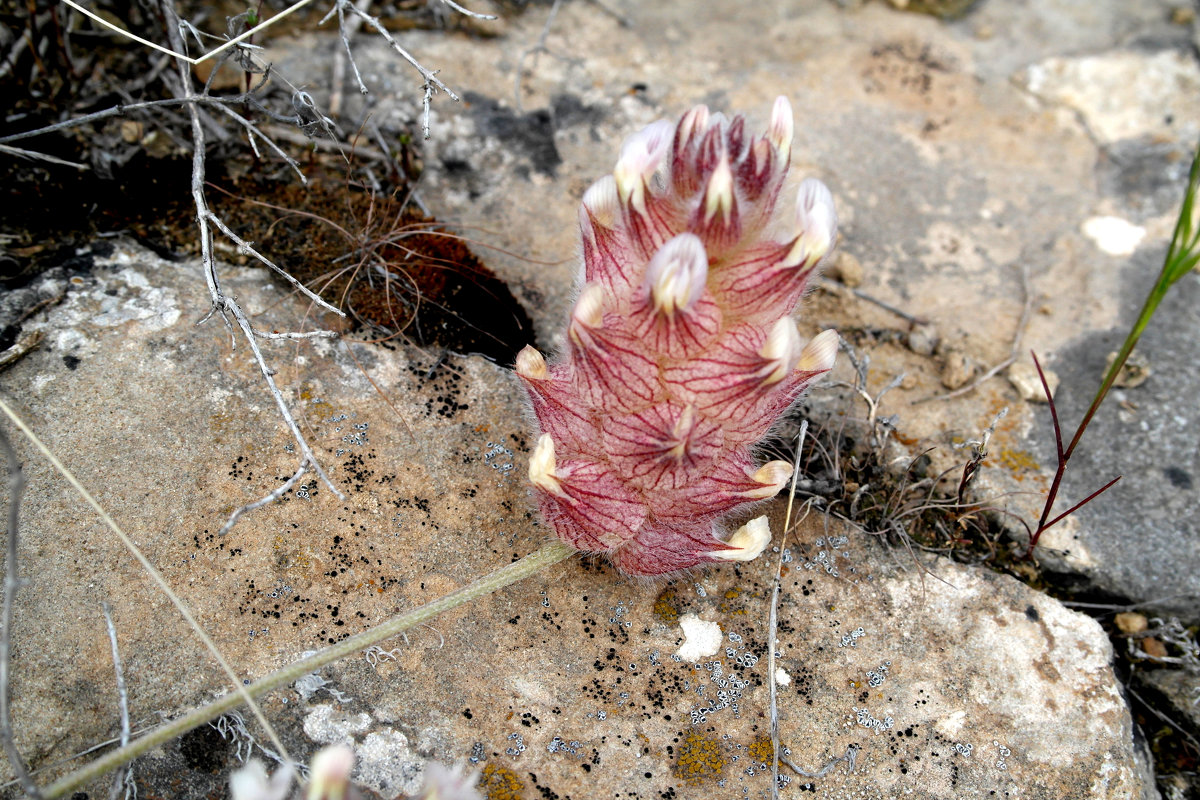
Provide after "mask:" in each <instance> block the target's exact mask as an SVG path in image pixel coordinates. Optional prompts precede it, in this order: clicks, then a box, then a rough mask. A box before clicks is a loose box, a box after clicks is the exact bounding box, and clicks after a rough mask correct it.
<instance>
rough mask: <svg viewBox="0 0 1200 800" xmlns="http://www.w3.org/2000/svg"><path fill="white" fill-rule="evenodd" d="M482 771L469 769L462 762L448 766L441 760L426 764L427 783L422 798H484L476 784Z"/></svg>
mask: <svg viewBox="0 0 1200 800" xmlns="http://www.w3.org/2000/svg"><path fill="white" fill-rule="evenodd" d="M479 777H480V773H478V772H474V771H467V770H466V769H465V768H464V767H463V765H462V764H456V765H455V766H453V767H447V766H446V765H444V764H442V763H441V762H440V761H430V762H429V763H428V764H426V765H425V785H424V787H423V788H422V790H421V795H420V800H483V795H481V794H480V793H479V789H478V788H477V787H476V784H477V783H478V782H479Z"/></svg>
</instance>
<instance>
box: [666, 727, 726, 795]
mask: <svg viewBox="0 0 1200 800" xmlns="http://www.w3.org/2000/svg"><path fill="white" fill-rule="evenodd" d="M724 769H725V755H724V754H723V753H722V752H721V743H720V742H718V741H717V740H716V739H708V738H705V737H704V736H701V735H700V734H698V733H696V732H695V731H688V732H687V734H686V735H685V736H684V738H683V742H682V743H681V744H680V745H679V756H678V757H677V758H676V759H675V766H674V767H673V768H672V772H674V773H675V777H677V778H679V779H681V780H683V781H686V782H687V783H688V784H689V785H692V786H695V785H696V784H699V783H701V782H703V781H705V780H708V779H717V778H720V777H721V772H722V771H723V770H724Z"/></svg>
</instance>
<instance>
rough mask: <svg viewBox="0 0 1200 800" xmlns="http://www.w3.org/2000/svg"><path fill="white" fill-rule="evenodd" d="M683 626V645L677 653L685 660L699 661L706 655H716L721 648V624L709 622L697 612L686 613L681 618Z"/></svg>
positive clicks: (680, 625) (680, 624)
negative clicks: (697, 614)
mask: <svg viewBox="0 0 1200 800" xmlns="http://www.w3.org/2000/svg"><path fill="white" fill-rule="evenodd" d="M679 627H681V628H683V636H684V642H683V645H682V646H681V647H680V648H679V649H678V650H677V651H675V655H677V656H679V657H680V658H682V659H683V660H684V661H699V660H700V659H702V658H704V657H706V656H712V655H716V654H717V652H718V651H719V650H720V649H721V639H722V634H721V626H720V625H718V624H717V623H715V622H707V621H705V620H702V619H700V617H698V616H696V615H695V614H684V615H683V617H682V618H681V619H680V620H679Z"/></svg>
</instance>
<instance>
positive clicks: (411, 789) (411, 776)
mask: <svg viewBox="0 0 1200 800" xmlns="http://www.w3.org/2000/svg"><path fill="white" fill-rule="evenodd" d="M355 752H356V754H357V755H358V780H359V781H361V782H362V783H364V784H366V785H367V786H370V787H371V788H373V789H375V790H376V791H378V792H379V793H380V794H381V795H382V796H384V797H389V798H390V797H397V796H399V795H406V796H407V795H414V794H416V793H417V792H419V791H420V790H421V782H422V781H421V779H422V777H423V776H424V774H425V762H424V760H423V759H422V758H421V757H420V756H418V755H417V754H416V753H414V752H413V750H412V748H411V747H409V746H408V737H407V736H405V735H404V734H403V733H400V732H399V731H394V730H391V729H387V730H382V731H379V732H377V733H372V734H369V735H368V736H367V737H366V738H365V739H363V741H362V744H360V745H359V746H358V747H357V748H355Z"/></svg>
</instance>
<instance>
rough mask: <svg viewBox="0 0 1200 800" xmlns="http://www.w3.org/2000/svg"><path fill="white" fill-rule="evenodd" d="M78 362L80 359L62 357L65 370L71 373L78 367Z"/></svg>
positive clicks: (76, 357)
mask: <svg viewBox="0 0 1200 800" xmlns="http://www.w3.org/2000/svg"><path fill="white" fill-rule="evenodd" d="M80 361H82V359H80V358H79V356H63V363H64V364H66V365H67V369H69V370H71V371H72V372H74V371H75V370H76V369H77V368H78V367H79V363H80Z"/></svg>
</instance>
